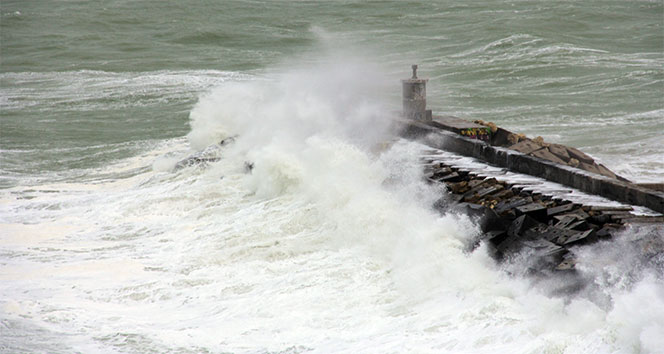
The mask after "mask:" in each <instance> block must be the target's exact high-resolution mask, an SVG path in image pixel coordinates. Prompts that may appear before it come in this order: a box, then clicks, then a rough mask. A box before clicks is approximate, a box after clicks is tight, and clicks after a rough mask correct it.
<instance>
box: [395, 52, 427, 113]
mask: <svg viewBox="0 0 664 354" xmlns="http://www.w3.org/2000/svg"><path fill="white" fill-rule="evenodd" d="M412 68H413V76H412V77H411V78H410V79H406V80H401V84H402V87H403V91H402V96H403V115H404V117H406V118H410V119H415V120H419V121H425V122H428V121H431V111H430V110H427V81H429V80H428V79H418V78H417V65H413V66H412Z"/></svg>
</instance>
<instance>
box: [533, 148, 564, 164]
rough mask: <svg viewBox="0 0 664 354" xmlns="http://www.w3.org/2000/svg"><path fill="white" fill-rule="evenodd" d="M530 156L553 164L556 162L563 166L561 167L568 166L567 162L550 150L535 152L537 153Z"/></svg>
mask: <svg viewBox="0 0 664 354" xmlns="http://www.w3.org/2000/svg"><path fill="white" fill-rule="evenodd" d="M529 155H531V156H535V157H539V158H540V159H544V160H549V161H551V162H555V163H557V164H561V165H566V164H567V162H565V161H563V160H562V159H560V158H559V157H558V156H556V155H554V154H552V153H551V152H550V151H549V149H547V148H543V149H539V150H535V151H533V152H531V153H530V154H529Z"/></svg>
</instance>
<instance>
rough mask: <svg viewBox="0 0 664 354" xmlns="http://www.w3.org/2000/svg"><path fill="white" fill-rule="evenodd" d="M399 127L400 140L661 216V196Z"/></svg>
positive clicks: (416, 125)
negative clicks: (449, 152)
mask: <svg viewBox="0 0 664 354" xmlns="http://www.w3.org/2000/svg"><path fill="white" fill-rule="evenodd" d="M401 123H402V133H401V134H402V136H404V137H406V138H409V139H413V140H415V139H417V140H420V141H422V142H424V143H425V144H427V145H429V146H431V147H434V148H438V149H442V150H447V151H451V152H454V153H457V154H461V155H465V156H469V157H474V158H476V159H479V160H482V161H485V162H488V163H490V164H493V165H495V166H498V167H504V168H508V169H510V170H513V171H515V172H520V173H525V174H529V175H533V176H537V177H541V178H544V179H547V180H549V181H552V182H557V183H560V184H563V185H566V186H569V187H572V188H576V189H578V190H580V191H583V192H585V193H589V194H595V195H599V196H602V197H605V198H608V199H612V200H615V201H619V202H623V203H628V204H632V205H639V206H644V207H647V208H650V209H652V210H654V211H656V212H659V213H664V192H659V191H655V190H650V189H647V188H644V187H640V186H638V185H636V184H633V183H629V182H624V181H620V180H616V179H612V178H609V177H605V176H602V175H598V174H594V173H591V172H587V171H583V170H580V169H577V168H573V167H571V166H566V165H561V164H557V163H554V162H551V161H547V160H544V159H540V158H538V157H534V156H529V155H525V154H522V153H520V152H518V151H515V150H511V149H507V148H503V147H498V146H491V145H489V144H487V143H485V142H483V141H480V140H476V139H469V138H465V137H463V136H460V135H458V134H455V133H451V132H448V131H445V130H442V129H440V128H437V127H434V126H432V125H430V124H427V123H425V122H419V121H414V120H403V121H402V122H401Z"/></svg>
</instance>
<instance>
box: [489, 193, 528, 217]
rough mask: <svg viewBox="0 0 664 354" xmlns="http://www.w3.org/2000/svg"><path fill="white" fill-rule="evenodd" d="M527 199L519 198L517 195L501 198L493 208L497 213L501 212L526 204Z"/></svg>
mask: <svg viewBox="0 0 664 354" xmlns="http://www.w3.org/2000/svg"><path fill="white" fill-rule="evenodd" d="M528 203H529V201H528V200H527V199H526V198H521V197H519V196H515V197H513V198H510V199H507V200H503V201H502V202H500V203H498V204H497V205H496V207H495V208H494V210H495V211H496V212H497V213H499V214H500V213H503V212H505V211H507V210H510V209H514V208H516V207H518V206H521V205H525V204H528Z"/></svg>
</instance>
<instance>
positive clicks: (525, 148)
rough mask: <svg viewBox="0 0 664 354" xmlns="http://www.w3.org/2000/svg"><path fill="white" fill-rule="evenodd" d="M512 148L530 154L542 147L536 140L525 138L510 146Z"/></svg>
mask: <svg viewBox="0 0 664 354" xmlns="http://www.w3.org/2000/svg"><path fill="white" fill-rule="evenodd" d="M510 149H512V150H516V151H518V152H522V153H524V154H530V153H531V152H533V151H537V150H539V149H542V147H541V146H540V145H537V144H536V143H535V142H533V141H532V140H527V139H526V140H523V141H520V142H518V143H516V144H514V145H512V146H510Z"/></svg>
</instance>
